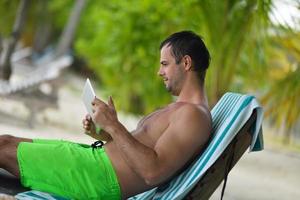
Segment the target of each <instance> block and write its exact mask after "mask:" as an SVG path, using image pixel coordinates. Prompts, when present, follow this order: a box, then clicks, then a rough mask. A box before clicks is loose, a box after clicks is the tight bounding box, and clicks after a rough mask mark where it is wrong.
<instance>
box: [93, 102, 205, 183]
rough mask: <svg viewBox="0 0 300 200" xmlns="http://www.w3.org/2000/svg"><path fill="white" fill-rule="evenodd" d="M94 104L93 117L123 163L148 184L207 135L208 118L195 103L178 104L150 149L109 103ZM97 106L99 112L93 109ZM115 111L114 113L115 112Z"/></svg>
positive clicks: (164, 175)
mask: <svg viewBox="0 0 300 200" xmlns="http://www.w3.org/2000/svg"><path fill="white" fill-rule="evenodd" d="M100 101H101V100H96V101H95V104H97V105H98V106H99V109H95V115H94V116H95V121H96V122H98V123H99V124H100V125H101V126H102V127H103V128H104V129H105V130H106V131H107V132H108V133H109V134H110V135H111V137H112V138H113V141H114V142H115V144H116V146H117V147H118V148H119V149H120V152H121V153H122V156H123V158H124V159H125V161H126V162H127V164H128V165H129V166H130V167H131V168H132V169H133V171H135V172H136V173H137V174H138V175H139V176H140V177H141V178H143V179H144V180H145V182H146V183H147V184H148V185H157V184H159V183H161V182H163V181H165V180H166V179H168V178H169V177H171V176H172V175H173V174H174V173H176V172H177V171H178V170H179V169H181V168H182V167H183V166H184V165H185V164H186V163H187V162H188V161H189V160H190V159H191V157H192V156H193V155H194V154H195V152H197V151H198V152H199V150H200V149H201V148H202V147H203V145H204V144H205V142H206V141H207V139H208V137H209V132H210V118H209V117H208V116H207V113H205V111H201V110H199V109H198V108H196V107H195V106H192V105H185V106H182V108H180V109H179V110H178V111H176V113H175V114H174V116H173V117H172V120H171V122H170V124H169V126H168V128H167V129H166V130H165V132H164V133H163V134H162V136H161V137H160V139H159V140H158V141H157V143H156V145H155V147H154V149H152V148H150V147H147V146H145V145H144V144H142V143H140V142H139V141H138V140H136V139H135V138H134V137H133V136H132V135H131V134H130V133H129V132H128V131H127V130H126V128H125V127H124V126H123V125H122V124H121V123H120V122H119V121H118V120H117V117H116V116H114V112H115V111H114V107H113V103H112V101H111V100H110V101H111V103H109V104H110V105H106V104H105V103H104V102H102V101H101V102H100ZM98 110H99V111H100V110H101V114H97V111H98ZM115 114H116V113H115Z"/></svg>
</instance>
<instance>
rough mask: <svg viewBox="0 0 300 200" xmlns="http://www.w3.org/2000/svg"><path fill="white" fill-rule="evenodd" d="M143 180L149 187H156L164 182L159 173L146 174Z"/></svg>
mask: <svg viewBox="0 0 300 200" xmlns="http://www.w3.org/2000/svg"><path fill="white" fill-rule="evenodd" d="M143 178H144V181H145V183H146V184H147V185H149V186H156V185H158V184H159V183H160V182H161V181H162V180H161V178H162V176H161V175H160V174H159V173H157V172H149V173H147V174H145V175H144V177H143Z"/></svg>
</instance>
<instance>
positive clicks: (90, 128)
mask: <svg viewBox="0 0 300 200" xmlns="http://www.w3.org/2000/svg"><path fill="white" fill-rule="evenodd" d="M82 126H83V129H84V132H85V134H87V135H95V134H97V132H96V126H95V124H94V122H93V120H92V117H91V116H90V115H89V114H87V115H86V116H85V118H84V119H83V120H82Z"/></svg>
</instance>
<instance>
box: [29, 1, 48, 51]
mask: <svg viewBox="0 0 300 200" xmlns="http://www.w3.org/2000/svg"><path fill="white" fill-rule="evenodd" d="M38 3H39V5H38V8H39V12H38V14H37V17H38V25H37V29H36V32H35V34H34V40H33V51H34V52H35V53H38V54H40V53H43V51H44V49H45V48H46V47H47V45H48V44H49V41H50V37H51V29H52V26H51V23H50V16H49V11H48V1H45V0H39V1H38Z"/></svg>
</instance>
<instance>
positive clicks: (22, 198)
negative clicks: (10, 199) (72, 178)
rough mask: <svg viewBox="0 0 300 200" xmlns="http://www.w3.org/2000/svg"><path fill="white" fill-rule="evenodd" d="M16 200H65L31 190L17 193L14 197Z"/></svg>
mask: <svg viewBox="0 0 300 200" xmlns="http://www.w3.org/2000/svg"><path fill="white" fill-rule="evenodd" d="M15 199H17V200H67V199H65V198H63V197H58V196H55V195H52V194H49V193H45V192H40V191H37V190H31V191H27V192H22V193H19V194H17V195H16V196H15Z"/></svg>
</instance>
